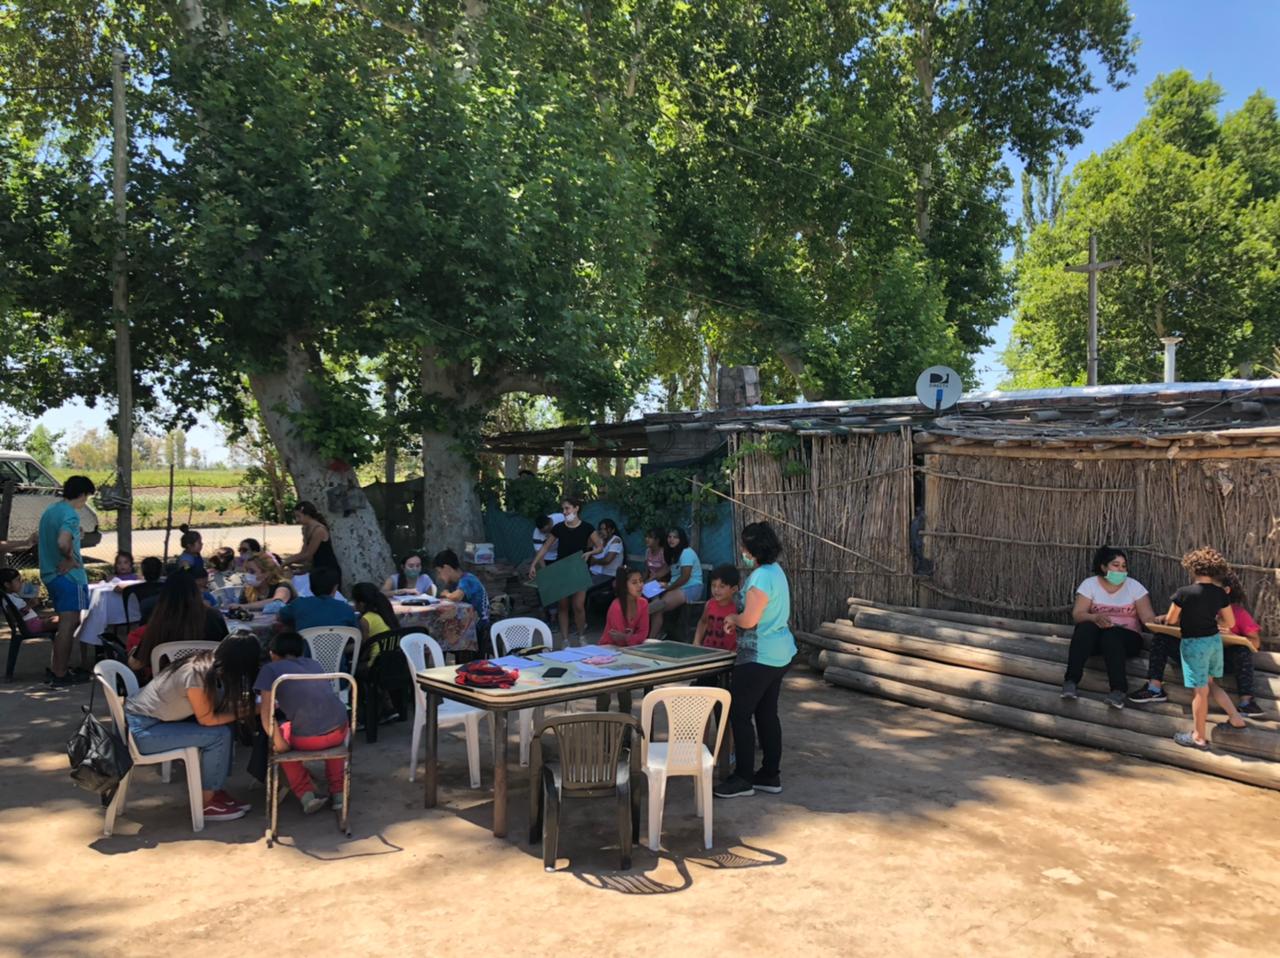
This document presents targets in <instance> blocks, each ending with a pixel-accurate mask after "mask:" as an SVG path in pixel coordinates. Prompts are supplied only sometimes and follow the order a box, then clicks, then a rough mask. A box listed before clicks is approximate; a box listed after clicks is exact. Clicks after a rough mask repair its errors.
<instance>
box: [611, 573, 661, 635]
mask: <svg viewBox="0 0 1280 958" xmlns="http://www.w3.org/2000/svg"><path fill="white" fill-rule="evenodd" d="M613 590H614V593H615V594H616V595H617V598H616V599H614V600H613V603H612V604H611V605H610V606H609V612H608V613H607V614H606V616H605V620H604V634H603V635H601V636H600V644H601V645H639V644H640V643H641V642H643V641H644V640H645V639H646V638H648V637H649V600H648V599H646V598H645V597H644V596H643V595H642V594H641V593H642V592H643V591H644V574H643V573H641V572H637V571H635V570H634V569H628V568H627V567H626V566H623V567H622V568H621V569H619V570H618V574H617V575H616V576H614V580H613Z"/></svg>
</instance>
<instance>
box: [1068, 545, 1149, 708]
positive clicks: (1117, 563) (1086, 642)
mask: <svg viewBox="0 0 1280 958" xmlns="http://www.w3.org/2000/svg"><path fill="white" fill-rule="evenodd" d="M1091 568H1092V569H1093V575H1091V576H1089V578H1087V579H1085V580H1084V581H1083V582H1081V583H1080V586H1079V588H1077V589H1076V600H1075V605H1074V606H1073V607H1072V609H1071V618H1072V621H1074V622H1075V624H1076V628H1075V631H1074V632H1073V633H1072V635H1071V647H1070V649H1069V650H1068V651H1067V672H1066V675H1065V676H1064V677H1063V683H1062V697H1063V698H1064V699H1074V698H1078V697H1079V689H1078V685H1079V682H1080V679H1081V677H1082V676H1083V675H1084V666H1085V662H1086V661H1087V660H1088V658H1089V656H1091V655H1099V654H1101V655H1102V657H1103V659H1104V660H1105V661H1106V663H1107V681H1108V684H1109V685H1110V686H1111V691H1110V693H1108V695H1107V704H1108V705H1110V706H1111V707H1112V708H1117V709H1122V708H1124V699H1125V692H1126V691H1127V690H1128V684H1129V683H1128V680H1127V679H1126V678H1125V666H1124V660H1125V659H1126V658H1129V657H1131V656H1134V655H1137V654H1138V653H1139V652H1140V651H1141V650H1142V623H1144V622H1150V621H1151V620H1152V619H1154V618H1155V617H1156V613H1155V610H1154V609H1153V608H1152V607H1151V597H1150V596H1149V595H1148V594H1147V590H1146V589H1145V588H1144V587H1143V585H1142V583H1141V582H1139V581H1138V580H1137V579H1131V578H1129V557H1128V556H1127V555H1125V553H1124V550H1123V549H1116V548H1113V547H1111V546H1103V547H1102V548H1100V549H1099V550H1098V551H1097V552H1095V553H1094V554H1093V565H1092V567H1091Z"/></svg>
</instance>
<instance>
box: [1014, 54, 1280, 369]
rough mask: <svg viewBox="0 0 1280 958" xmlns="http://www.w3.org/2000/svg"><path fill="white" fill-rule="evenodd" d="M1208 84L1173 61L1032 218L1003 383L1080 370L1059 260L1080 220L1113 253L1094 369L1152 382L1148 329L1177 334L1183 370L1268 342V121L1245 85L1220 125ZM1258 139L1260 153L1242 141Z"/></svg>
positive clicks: (1278, 152) (1279, 166)
mask: <svg viewBox="0 0 1280 958" xmlns="http://www.w3.org/2000/svg"><path fill="white" fill-rule="evenodd" d="M1221 96H1222V91H1221V89H1220V88H1219V87H1218V86H1217V85H1216V84H1214V83H1212V82H1211V81H1203V82H1200V81H1196V80H1194V78H1192V77H1191V75H1190V74H1188V73H1187V72H1186V71H1177V72H1175V73H1173V74H1170V75H1168V76H1165V77H1161V78H1160V79H1159V80H1157V81H1156V82H1155V83H1154V84H1152V87H1151V88H1150V89H1149V90H1148V102H1149V104H1150V111H1149V113H1148V115H1147V116H1146V117H1144V118H1143V119H1142V121H1141V122H1140V123H1139V124H1138V126H1137V129H1135V130H1134V132H1133V133H1132V134H1130V135H1129V136H1128V137H1126V138H1125V139H1124V140H1123V141H1121V142H1120V143H1118V144H1116V145H1115V146H1113V147H1112V148H1111V149H1109V150H1107V151H1106V152H1105V153H1103V154H1101V155H1096V156H1093V157H1090V158H1089V159H1087V160H1085V161H1084V162H1082V163H1080V164H1079V165H1078V166H1077V167H1076V169H1075V170H1074V172H1073V173H1072V177H1071V181H1070V184H1069V186H1068V188H1067V193H1066V200H1065V202H1066V210H1065V213H1063V214H1061V215H1060V216H1059V217H1058V218H1057V219H1056V220H1055V221H1053V222H1045V223H1041V224H1039V225H1038V226H1037V227H1036V229H1035V230H1034V232H1032V233H1031V235H1030V237H1029V240H1028V242H1027V245H1026V249H1025V252H1024V253H1023V254H1022V255H1021V256H1020V257H1019V258H1018V260H1017V262H1016V270H1017V277H1018V289H1019V309H1018V313H1017V316H1016V319H1015V323H1014V329H1013V336H1012V340H1011V345H1010V348H1009V350H1008V352H1007V353H1006V356H1005V364H1006V366H1007V367H1008V368H1009V370H1010V373H1011V374H1012V378H1011V385H1013V386H1015V387H1018V388H1034V387H1037V386H1049V385H1068V384H1073V383H1079V382H1083V380H1084V374H1085V365H1086V357H1085V350H1086V330H1085V326H1086V320H1087V316H1088V310H1087V285H1086V280H1085V278H1084V277H1083V276H1079V275H1076V274H1071V273H1065V272H1064V271H1063V267H1064V266H1065V265H1067V264H1068V263H1077V262H1080V261H1082V259H1083V258H1084V255H1085V252H1086V251H1087V249H1088V236H1089V233H1090V232H1091V231H1093V232H1096V233H1097V236H1098V251H1099V256H1100V257H1101V258H1103V259H1120V260H1122V261H1123V266H1122V267H1121V268H1119V269H1113V270H1109V271H1108V272H1107V273H1105V274H1103V276H1102V278H1101V280H1100V282H1099V290H1100V292H1099V311H1098V312H1099V328H1100V335H1099V340H1100V347H1099V354H1100V362H1099V379H1100V381H1102V382H1149V381H1153V380H1158V379H1159V377H1160V374H1161V367H1162V361H1163V360H1162V357H1163V346H1162V345H1161V343H1160V342H1159V337H1162V336H1171V335H1177V336H1182V337H1184V339H1185V341H1184V343H1183V344H1182V345H1181V346H1180V347H1179V352H1178V368H1179V375H1180V378H1183V379H1186V380H1215V379H1219V378H1221V377H1224V376H1229V375H1234V374H1235V372H1236V370H1237V368H1238V367H1239V366H1240V365H1241V364H1243V363H1246V362H1261V361H1264V360H1265V359H1266V358H1267V356H1268V355H1269V354H1270V352H1271V349H1272V347H1273V346H1274V344H1275V343H1276V342H1277V340H1280V309H1278V307H1280V274H1278V273H1277V270H1276V266H1275V264H1276V254H1277V250H1278V249H1280V199H1277V191H1276V190H1277V187H1278V186H1280V177H1273V176H1272V174H1271V171H1272V170H1280V121H1278V120H1277V116H1276V112H1275V104H1274V102H1273V101H1270V100H1267V99H1266V98H1265V97H1263V96H1261V95H1255V96H1254V97H1251V98H1250V101H1249V103H1248V104H1246V106H1245V108H1243V109H1242V110H1241V111H1240V112H1239V113H1236V114H1232V115H1230V116H1228V117H1227V118H1226V119H1225V120H1224V121H1222V122H1221V123H1220V122H1219V121H1218V119H1217V114H1216V107H1217V104H1218V102H1219V100H1220V98H1221ZM1241 114H1244V116H1242V115H1241ZM1228 130H1229V131H1231V135H1230V137H1228V136H1227V135H1226V132H1225V131H1228ZM1267 144H1271V145H1272V148H1273V152H1272V153H1271V154H1270V155H1267V154H1266V153H1265V152H1264V153H1262V154H1258V153H1256V152H1251V151H1253V150H1257V149H1262V148H1263V147H1265V146H1266V145H1267ZM1242 151H1250V152H1248V156H1247V162H1245V160H1246V157H1245V155H1244V154H1243V153H1242ZM1251 170H1252V171H1253V172H1252V174H1251V172H1250V171H1251ZM1255 177H1256V178H1255Z"/></svg>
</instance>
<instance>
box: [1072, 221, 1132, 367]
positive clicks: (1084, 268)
mask: <svg viewBox="0 0 1280 958" xmlns="http://www.w3.org/2000/svg"><path fill="white" fill-rule="evenodd" d="M1119 265H1120V260H1118V259H1109V260H1107V261H1106V262H1105V263H1099V262H1098V237H1097V234H1095V233H1090V234H1089V262H1087V263H1081V264H1080V265H1079V266H1068V267H1067V268H1066V269H1067V272H1068V273H1088V274H1089V367H1088V369H1089V378H1088V384H1089V385H1090V386H1096V385H1098V274H1099V273H1100V272H1102V271H1103V270H1104V269H1111V268H1112V267H1113V266H1119Z"/></svg>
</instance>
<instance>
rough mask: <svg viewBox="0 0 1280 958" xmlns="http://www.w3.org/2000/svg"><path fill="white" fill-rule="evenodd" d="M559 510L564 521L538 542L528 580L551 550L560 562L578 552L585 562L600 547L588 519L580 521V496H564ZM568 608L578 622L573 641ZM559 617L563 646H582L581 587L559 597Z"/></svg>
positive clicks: (583, 594) (584, 606) (584, 596)
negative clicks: (562, 514)
mask: <svg viewBox="0 0 1280 958" xmlns="http://www.w3.org/2000/svg"><path fill="white" fill-rule="evenodd" d="M560 511H561V512H563V513H564V522H558V523H556V524H555V525H554V526H553V527H552V529H551V532H550V533H548V535H547V538H546V540H545V541H544V542H543V543H542V548H540V549H539V550H538V554H537V555H536V556H534V557H533V564H532V565H530V566H529V578H530V579H533V578H535V577H536V576H537V574H538V570H539V569H541V568H542V567H543V566H544V565H545V564H546V561H545V559H546V555H547V553H548V552H550V551H551V550H552V549H555V550H556V552H557V553H558V554H559V556H560V561H563V560H564V559H566V558H568V557H569V556H571V555H573V554H574V553H575V552H578V553H581V556H580V557H579V558H580V559H581V560H582V561H584V562H585V561H587V560H588V559H590V557H591V553H593V552H595V551H596V550H598V549H600V548H601V547H602V545H601V542H600V538H599V536H597V535H596V530H595V526H593V525H592V524H591V523H589V522H583V521H582V500H581V499H577V498H574V497H568V498H566V499H564V500H563V501H562V502H561V503H560ZM570 607H572V608H573V618H574V621H575V622H577V624H578V640H577V642H576V643H574V642H573V641H571V639H570V633H569V609H570ZM559 618H560V634H561V635H562V636H563V637H564V642H565V645H566V646H568V645H574V644H576V645H586V643H587V638H586V632H587V593H586V590H585V589H584V590H583V591H581V592H575V593H574V594H573V595H571V596H566V597H565V598H563V599H561V600H560V616H559Z"/></svg>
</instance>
